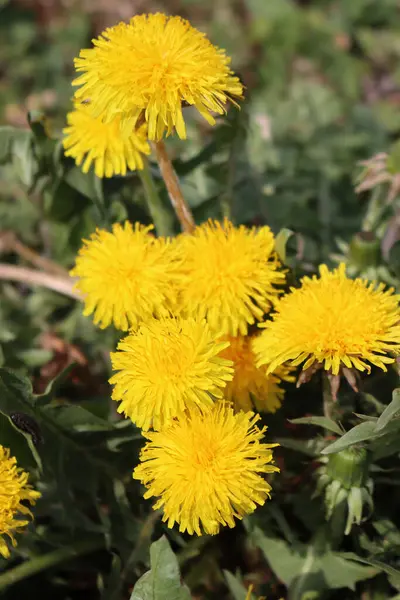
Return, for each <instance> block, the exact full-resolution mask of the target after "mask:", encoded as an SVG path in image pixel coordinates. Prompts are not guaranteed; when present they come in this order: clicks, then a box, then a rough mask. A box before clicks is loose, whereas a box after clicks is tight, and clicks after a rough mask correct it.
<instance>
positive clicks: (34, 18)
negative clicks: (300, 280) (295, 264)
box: [0, 0, 400, 262]
mask: <svg viewBox="0 0 400 600" xmlns="http://www.w3.org/2000/svg"><path fill="white" fill-rule="evenodd" d="M157 10H160V11H163V12H167V13H170V14H179V15H182V16H183V17H187V18H188V19H190V21H191V22H192V23H193V24H194V25H195V26H197V27H199V28H200V29H202V30H204V31H206V32H207V33H208V34H209V36H210V38H211V39H212V41H213V42H214V43H216V44H218V45H220V46H221V47H224V48H225V49H226V50H227V52H228V54H230V55H231V56H232V64H233V68H234V70H235V71H237V72H238V73H239V74H240V76H241V78H242V80H243V81H244V83H245V85H246V87H247V90H246V101H245V104H244V105H243V107H242V110H241V111H240V113H238V114H236V111H232V112H231V114H230V119H231V121H234V124H235V125H238V126H235V127H231V129H230V133H229V131H228V134H227V132H226V131H225V132H224V131H222V132H220V136H222V142H221V137H220V138H217V141H219V142H220V143H219V149H218V152H212V151H211V150H212V149H211V150H210V156H212V160H210V161H209V162H208V164H206V165H201V166H200V168H198V169H196V171H195V172H194V173H191V174H189V176H188V177H187V178H186V180H185V193H186V195H187V197H188V198H189V201H190V202H191V204H192V206H193V207H194V208H195V209H197V211H198V212H197V217H198V219H200V220H202V219H204V218H205V217H207V216H209V215H213V214H215V209H214V208H213V199H215V198H216V197H217V196H220V195H221V194H224V195H225V196H229V201H230V202H231V208H232V213H233V218H234V219H235V220H237V221H242V222H243V221H244V222H259V221H267V222H268V223H269V224H270V225H271V226H272V227H273V228H274V229H275V230H278V229H279V228H281V227H283V226H285V227H289V228H293V229H296V230H297V231H300V232H301V233H302V234H303V235H304V236H305V241H306V257H307V258H308V259H309V260H310V261H312V262H313V261H315V260H321V259H326V258H327V256H328V254H329V251H331V250H332V249H334V248H335V244H334V240H335V237H336V236H340V237H341V238H349V236H350V235H351V234H352V233H354V232H355V231H357V230H358V229H359V227H360V219H361V216H360V215H361V212H362V205H363V201H364V199H363V197H362V196H361V197H357V196H356V194H355V192H354V185H353V184H354V178H355V175H356V173H357V171H358V167H357V162H358V161H360V160H362V159H365V158H367V157H370V156H371V155H373V154H375V153H377V152H380V151H382V150H388V148H389V147H390V144H391V142H392V141H393V140H395V139H396V137H397V135H398V129H399V127H400V113H399V110H398V103H399V99H400V67H399V55H400V35H399V33H400V32H399V27H400V11H399V6H398V1H397V0H314V1H312V0H308V1H307V0H301V1H300V0H298V1H295V0H164V1H161V2H153V1H152V0H146V1H143V0H118V1H116V2H112V3H111V2H107V1H106V0H98V1H96V2H94V1H93V0H84V1H83V2H76V1H74V0H41V1H40V2H37V1H33V0H20V1H18V0H14V1H11V2H10V1H7V0H5V1H4V0H3V2H2V7H1V19H0V39H1V49H0V119H1V122H2V123H3V124H5V123H7V124H10V125H16V126H19V127H26V126H27V116H26V115H27V111H28V110H41V111H44V112H45V113H46V114H47V115H50V116H51V117H52V119H53V127H54V128H55V131H56V132H57V131H59V130H60V128H61V127H62V125H63V122H64V118H65V111H66V110H67V109H68V107H69V106H70V97H71V90H72V88H71V85H70V83H71V80H72V79H73V76H74V72H73V58H74V56H77V54H78V53H79V50H80V49H81V48H84V47H89V46H90V39H91V38H92V37H94V36H97V35H98V34H99V33H100V32H101V31H102V30H103V29H104V28H105V27H107V26H110V25H113V24H115V23H116V22H118V21H119V20H123V19H125V20H126V19H129V18H130V17H131V16H132V15H133V14H136V13H141V12H149V11H157ZM195 118H196V117H195V116H193V119H195ZM195 125H196V126H193V128H192V130H189V141H188V142H187V143H184V144H182V143H178V142H176V140H174V142H173V143H175V146H176V152H177V155H179V157H180V158H185V157H191V156H193V154H194V153H196V152H197V151H198V150H199V148H202V147H203V145H204V143H205V142H207V141H208V142H209V141H210V139H211V141H212V139H213V138H212V136H215V135H216V134H215V132H214V131H213V132H211V133H210V132H209V131H208V129H207V126H206V125H205V123H204V122H202V121H200V120H198V121H197V124H195ZM228 129H229V128H228ZM232 132H233V133H232ZM224 136H225V138H224ZM229 136H230V137H229ZM227 137H228V138H229V143H225V145H224V144H223V141H224V140H225V142H226V138H227ZM232 138H234V139H232ZM3 189H4V185H3ZM195 212H196V210H195Z"/></svg>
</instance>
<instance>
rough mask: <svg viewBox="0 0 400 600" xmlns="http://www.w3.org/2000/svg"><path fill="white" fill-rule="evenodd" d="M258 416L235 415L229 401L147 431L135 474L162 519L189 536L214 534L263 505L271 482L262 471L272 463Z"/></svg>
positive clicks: (268, 469)
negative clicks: (152, 499)
mask: <svg viewBox="0 0 400 600" xmlns="http://www.w3.org/2000/svg"><path fill="white" fill-rule="evenodd" d="M259 418H260V417H259V415H254V414H253V413H251V412H247V413H244V412H240V413H237V414H235V413H234V410H233V408H232V407H231V406H230V405H229V404H228V403H227V402H223V401H220V402H217V403H216V404H215V405H214V407H213V409H212V410H210V411H208V412H207V413H205V414H201V413H200V412H198V411H191V412H188V413H185V414H184V415H182V416H181V417H180V418H179V419H178V420H177V421H175V422H173V423H172V424H171V426H170V427H168V428H166V429H164V430H163V431H161V432H149V433H147V434H146V437H147V438H148V440H149V441H148V442H147V444H146V445H145V447H144V449H143V450H142V453H141V462H140V463H139V465H138V466H137V467H136V469H135V470H134V472H133V477H134V479H139V480H140V481H141V482H142V483H143V484H144V485H145V486H146V488H147V492H146V493H145V498H151V497H155V498H157V501H156V503H155V505H154V507H153V508H154V509H158V508H162V510H163V512H164V516H163V520H164V521H165V522H166V523H167V525H168V527H170V528H172V527H173V526H174V524H175V523H178V524H179V531H181V532H184V531H187V532H188V533H189V534H193V533H196V534H197V535H202V534H203V533H208V534H211V535H213V534H216V533H218V531H219V529H220V527H221V526H225V525H228V526H229V527H234V526H235V517H236V518H238V519H242V518H243V517H244V516H245V515H247V514H250V513H252V512H253V511H254V510H255V509H256V508H257V505H263V504H264V503H265V501H266V499H267V498H269V496H270V491H271V486H270V485H269V483H267V482H266V481H265V479H264V475H265V474H266V473H273V472H275V471H279V469H278V468H277V467H276V466H274V465H273V456H272V450H271V448H273V447H274V446H277V445H278V444H266V443H264V442H263V441H262V440H263V437H264V432H265V429H266V428H265V427H264V428H263V429H259V428H258V427H257V426H256V423H257V421H258V420H259Z"/></svg>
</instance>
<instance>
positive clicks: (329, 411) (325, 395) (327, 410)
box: [322, 373, 334, 419]
mask: <svg viewBox="0 0 400 600" xmlns="http://www.w3.org/2000/svg"><path fill="white" fill-rule="evenodd" d="M322 400H323V408H324V417H326V418H327V419H332V418H333V405H334V398H333V395H332V388H331V382H330V381H329V378H328V376H327V375H326V373H323V376H322Z"/></svg>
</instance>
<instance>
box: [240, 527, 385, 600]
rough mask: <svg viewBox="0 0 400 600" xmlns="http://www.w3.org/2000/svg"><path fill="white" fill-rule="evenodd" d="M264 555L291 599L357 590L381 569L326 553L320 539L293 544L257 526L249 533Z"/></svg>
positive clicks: (298, 599) (333, 553)
mask: <svg viewBox="0 0 400 600" xmlns="http://www.w3.org/2000/svg"><path fill="white" fill-rule="evenodd" d="M250 537H251V539H252V541H253V542H255V543H256V544H257V545H258V546H259V547H260V549H261V551H262V552H263V554H264V556H265V558H266V560H267V561H268V563H269V565H270V566H271V568H272V570H273V571H274V573H275V574H276V576H277V577H278V578H279V579H280V580H281V581H283V582H284V583H285V585H286V586H287V587H288V588H289V595H288V598H289V599H290V600H302V599H303V598H304V597H305V594H314V596H313V597H315V598H320V597H321V594H322V592H323V591H324V590H326V589H339V588H342V587H347V588H349V589H352V590H354V589H355V584H356V583H357V582H358V581H362V580H364V579H369V578H370V577H374V576H375V575H376V574H377V573H378V569H376V568H370V567H364V566H361V565H358V564H357V563H356V562H354V561H353V560H349V558H351V557H347V556H346V555H342V554H341V553H338V552H331V551H330V550H327V551H324V550H323V549H322V548H321V545H320V543H319V542H318V540H317V539H315V541H314V542H313V543H311V544H309V545H308V546H306V545H305V544H291V545H289V544H288V543H287V542H285V541H283V540H281V539H278V538H274V537H271V536H268V535H266V534H265V533H263V532H262V531H261V529H259V528H258V527H256V528H255V529H254V530H253V532H252V533H251V534H250Z"/></svg>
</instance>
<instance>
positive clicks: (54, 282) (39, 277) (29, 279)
mask: <svg viewBox="0 0 400 600" xmlns="http://www.w3.org/2000/svg"><path fill="white" fill-rule="evenodd" d="M2 279H5V280H9V281H20V282H21V283H25V284H27V285H40V286H42V287H46V288H49V289H50V290H54V291H55V292H59V293H60V294H64V296H69V297H70V298H75V299H77V300H81V297H80V295H79V292H77V291H76V290H74V289H73V285H74V280H73V279H72V278H68V277H58V276H56V275H51V274H50V273H44V272H43V271H36V270H35V269H26V268H25V267H16V266H14V265H6V264H3V263H0V280H2Z"/></svg>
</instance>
